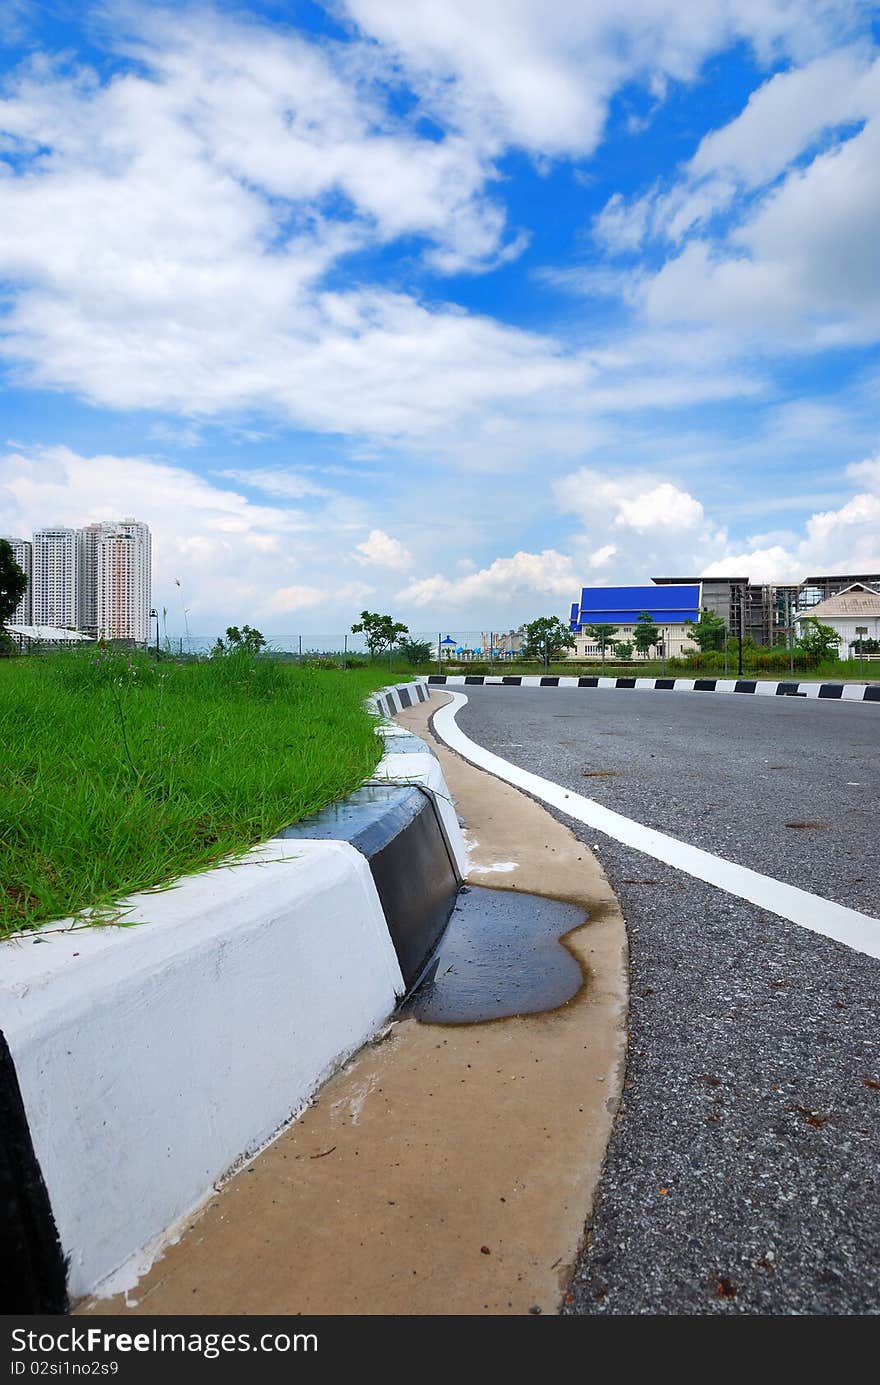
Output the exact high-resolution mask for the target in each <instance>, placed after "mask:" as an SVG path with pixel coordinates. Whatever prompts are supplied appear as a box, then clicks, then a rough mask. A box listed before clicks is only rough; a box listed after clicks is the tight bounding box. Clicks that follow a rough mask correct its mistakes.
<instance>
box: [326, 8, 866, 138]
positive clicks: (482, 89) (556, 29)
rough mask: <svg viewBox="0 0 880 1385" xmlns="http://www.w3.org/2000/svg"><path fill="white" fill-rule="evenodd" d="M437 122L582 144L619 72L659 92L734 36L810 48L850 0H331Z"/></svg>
mask: <svg viewBox="0 0 880 1385" xmlns="http://www.w3.org/2000/svg"><path fill="white" fill-rule="evenodd" d="M339 8H340V9H341V10H344V11H346V12H347V13H348V14H350V15H351V16H352V18H353V19H354V20H355V21H356V22H357V23H358V24H359V25H360V26H361V28H362V29H363V31H364V32H365V33H367V34H369V35H370V36H372V37H373V38H375V39H378V40H379V42H380V43H381V44H383V45H385V46H386V48H387V49H388V50H390V52H391V53H392V54H393V55H394V56H395V58H396V59H397V61H398V62H399V63H400V64H401V66H402V67H403V69H404V71H405V72H406V74H407V76H408V78H409V80H410V82H411V83H412V85H413V86H414V87H415V89H416V90H417V91H418V92H419V94H420V96H421V98H422V100H423V102H424V103H425V106H426V108H427V109H428V110H429V111H430V112H432V113H433V114H435V115H436V116H437V117H438V118H439V119H441V120H442V121H443V122H444V123H450V124H453V125H455V126H456V127H457V128H459V129H462V130H465V131H466V132H468V133H469V134H470V136H471V138H472V139H475V140H479V141H481V142H483V143H486V144H489V143H491V142H492V141H495V142H497V143H505V144H513V145H519V146H521V147H523V148H525V149H528V150H530V151H533V152H534V153H536V154H545V155H559V154H568V155H583V154H589V153H591V152H592V151H593V150H594V149H595V147H596V145H597V143H598V141H599V138H600V136H601V133H602V130H603V127H604V123H605V119H606V115H607V109H608V103H609V100H610V98H611V96H612V94H613V93H614V91H615V90H616V89H617V88H619V87H620V86H622V85H624V84H625V83H627V82H638V83H642V84H643V85H644V86H645V87H646V88H647V89H648V90H649V91H650V92H651V93H652V94H653V95H654V97H655V98H656V99H658V100H659V99H662V96H663V94H664V91H665V88H666V85H667V82H668V79H670V78H672V79H677V80H683V81H689V80H692V79H694V78H695V77H696V76H697V74H698V73H699V70H700V67H701V65H702V63H703V61H704V59H705V58H706V57H707V56H708V55H709V54H710V53H712V52H714V51H717V50H718V49H721V48H724V47H727V46H728V45H731V44H733V43H735V42H736V41H737V40H745V42H747V43H750V44H751V45H752V46H753V48H754V49H755V51H756V52H757V54H758V56H759V59H760V60H761V61H767V60H769V59H770V58H771V56H778V55H779V54H780V53H789V54H793V55H795V56H798V57H809V56H812V55H813V54H815V53H816V52H821V51H822V50H823V47H824V46H825V45H826V44H827V42H828V41H829V38H830V37H831V36H832V35H833V36H834V37H835V38H836V39H838V40H839V36H840V34H841V32H845V31H846V30H847V28H848V26H849V25H850V24H852V25H854V26H857V25H858V21H859V19H861V21H862V22H864V16H863V15H861V16H860V14H859V7H858V5H857V4H855V3H850V0H842V2H841V3H836V2H835V0H831V3H828V2H827V0H801V3H800V4H798V5H796V6H795V5H792V4H790V3H788V0H738V3H737V4H735V5H732V4H730V3H728V0H701V3H700V4H699V5H692V4H691V5H683V4H681V3H680V0H627V3H623V4H621V3H619V0H589V3H587V0H580V3H572V0H513V2H512V0H481V2H480V3H479V4H476V5H475V4H474V3H473V2H472V0H444V3H443V4H437V3H436V0H407V3H406V4H401V3H399V0H339Z"/></svg>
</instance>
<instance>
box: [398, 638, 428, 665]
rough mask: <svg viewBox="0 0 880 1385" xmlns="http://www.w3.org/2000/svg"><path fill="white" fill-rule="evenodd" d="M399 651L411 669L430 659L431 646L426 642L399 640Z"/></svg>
mask: <svg viewBox="0 0 880 1385" xmlns="http://www.w3.org/2000/svg"><path fill="white" fill-rule="evenodd" d="M399 649H400V652H401V654H402V655H403V657H404V659H406V661H407V663H409V664H412V665H413V667H415V666H416V665H417V664H426V663H427V662H428V660H429V659H430V657H431V645H430V641H428V640H412V639H409V640H400V642H399Z"/></svg>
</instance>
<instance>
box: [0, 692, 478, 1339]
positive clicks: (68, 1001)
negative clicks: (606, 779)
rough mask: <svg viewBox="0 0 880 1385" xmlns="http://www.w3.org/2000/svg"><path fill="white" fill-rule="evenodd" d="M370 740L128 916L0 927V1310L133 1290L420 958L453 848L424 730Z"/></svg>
mask: <svg viewBox="0 0 880 1385" xmlns="http://www.w3.org/2000/svg"><path fill="white" fill-rule="evenodd" d="M428 697H430V691H429V689H428V688H427V687H426V686H425V685H424V684H422V685H417V684H408V685H402V686H399V687H396V688H391V689H383V690H382V692H380V693H379V694H377V695H376V697H375V700H374V706H375V710H377V711H378V712H379V713H380V714H381V715H387V714H389V713H390V712H392V711H394V710H397V708H398V707H399V706H402V705H410V700H411V699H412V700H415V701H424V700H425V699H426V698H428ZM383 734H385V733H384V732H383ZM385 745H386V753H385V755H384V756H383V758H382V760H381V761H380V764H379V766H378V768H377V770H376V773H375V774H374V776H373V778H372V779H371V780H370V782H369V784H367V785H365V786H364V788H362V789H360V790H358V791H357V792H356V793H355V794H354V795H352V798H351V799H350V800H344V801H343V802H341V803H338V804H335V805H332V806H331V807H330V808H328V809H326V810H325V811H324V812H323V813H321V814H318V815H317V816H316V817H315V818H313V819H311V820H309V821H308V822H305V823H298V824H297V825H296V826H295V827H293V828H291V829H288V830H287V831H285V832H282V833H281V834H280V835H279V836H278V837H276V838H273V839H272V840H271V841H268V842H264V843H263V844H262V845H261V846H259V847H256V848H254V849H253V850H252V851H249V852H247V853H245V854H244V855H243V856H242V857H241V858H237V859H236V860H234V861H231V862H230V863H228V864H226V865H222V866H218V867H216V868H215V869H213V870H209V871H205V872H203V873H201V874H198V875H191V876H185V877H183V878H182V879H181V880H179V881H177V882H176V887H175V888H174V889H171V890H163V891H160V892H156V893H149V892H147V893H144V894H141V895H136V896H133V897H131V898H130V899H128V900H126V901H123V904H122V906H120V907H121V909H124V910H125V911H126V912H125V913H124V915H122V916H123V917H124V920H125V922H126V923H128V924H131V923H137V924H139V925H140V926H138V927H126V928H112V927H103V928H87V927H78V928H75V927H74V926H73V924H74V921H73V920H67V921H62V922H61V923H59V924H55V925H52V926H49V927H47V928H45V929H43V930H40V931H38V932H36V933H29V934H25V935H22V936H21V937H20V938H19V939H17V940H14V941H9V942H5V943H2V944H0V1031H2V1032H0V1117H2V1127H0V1192H2V1197H0V1265H2V1270H0V1290H2V1292H3V1295H4V1298H3V1301H2V1302H0V1311H3V1312H7V1313H13V1312H14V1313H52V1312H55V1313H59V1312H63V1311H64V1310H65V1307H66V1303H67V1298H68V1296H69V1297H70V1298H72V1299H75V1298H78V1297H80V1296H82V1295H86V1294H90V1293H93V1292H95V1291H96V1290H97V1291H99V1292H101V1293H110V1292H118V1291H120V1290H122V1289H127V1288H131V1287H133V1285H134V1284H135V1283H136V1282H137V1279H138V1277H139V1275H140V1274H141V1273H142V1272H143V1271H144V1270H145V1269H146V1268H147V1267H148V1265H149V1263H150V1262H151V1260H152V1258H154V1256H155V1254H156V1253H157V1251H158V1250H160V1249H161V1246H162V1244H164V1242H165V1240H166V1239H167V1237H168V1235H169V1234H170V1233H171V1232H172V1230H173V1227H174V1225H175V1224H176V1223H178V1222H179V1221H180V1220H181V1219H182V1218H185V1217H187V1216H189V1215H191V1214H192V1212H193V1211H194V1210H195V1209H196V1208H197V1207H198V1206H199V1205H200V1204H201V1203H202V1202H203V1201H204V1200H205V1198H206V1197H209V1196H210V1195H211V1193H212V1191H213V1189H214V1186H215V1185H216V1183H217V1182H218V1180H220V1179H222V1178H223V1176H224V1175H225V1174H226V1173H228V1172H229V1171H230V1170H231V1169H233V1168H234V1167H236V1166H237V1165H238V1164H240V1163H241V1162H243V1161H244V1160H246V1159H247V1158H248V1157H250V1156H251V1155H252V1154H253V1153H255V1152H256V1151H257V1150H258V1149H260V1148H261V1147H262V1146H263V1145H265V1144H266V1142H267V1141H269V1140H271V1139H272V1137H273V1135H274V1134H276V1133H277V1132H278V1131H279V1130H280V1129H281V1128H282V1127H283V1126H284V1125H285V1124H286V1123H287V1122H288V1121H289V1120H290V1119H291V1118H292V1117H293V1116H295V1115H297V1113H298V1112H299V1111H301V1110H302V1109H303V1107H304V1106H305V1105H307V1103H308V1101H309V1100H310V1099H311V1097H312V1095H313V1094H314V1092H315V1090H316V1089H317V1088H318V1087H319V1086H320V1085H321V1083H322V1082H323V1081H324V1080H325V1079H326V1078H327V1077H329V1076H330V1074H331V1073H332V1072H334V1071H335V1070H336V1069H337V1068H338V1067H339V1066H340V1064H341V1063H343V1062H345V1061H346V1060H347V1059H348V1058H349V1057H350V1055H351V1054H352V1053H353V1052H354V1051H355V1050H356V1049H358V1048H359V1047H360V1046H361V1045H362V1044H363V1043H364V1042H365V1041H366V1040H368V1039H369V1038H371V1037H372V1035H374V1034H375V1033H376V1032H377V1030H378V1029H379V1028H380V1027H381V1026H382V1024H383V1023H384V1022H385V1020H386V1019H387V1017H388V1015H389V1014H390V1013H391V1012H392V1011H393V1010H394V1008H395V1006H396V1004H397V1002H398V1000H399V998H400V997H401V996H402V995H403V994H404V993H405V992H406V990H407V989H408V988H409V987H410V985H411V983H412V981H413V980H414V979H415V978H416V977H417V975H418V973H419V971H420V969H421V967H422V966H423V964H424V962H425V961H426V960H427V957H428V956H429V955H430V953H431V951H432V949H433V947H434V944H435V943H436V941H437V939H438V937H439V935H440V934H441V933H442V931H443V929H444V928H445V926H446V922H447V920H448V917H449V914H450V912H451V910H452V908H453V905H454V901H455V898H456V894H457V891H458V888H459V884H460V880H461V877H462V876H463V875H464V873H465V870H466V852H465V847H464V841H463V837H462V834H461V829H460V827H459V824H458V819H457V817H456V814H455V810H454V808H453V805H452V802H451V798H450V795H449V791H448V789H447V788H446V784H445V782H444V779H443V774H442V771H441V769H440V765H439V762H438V761H437V759H436V757H435V756H434V755H433V754H432V753H431V752H430V750H429V749H428V747H427V745H425V743H424V742H423V741H421V740H419V739H418V738H417V737H415V736H411V735H407V733H406V732H404V731H402V730H401V728H399V727H396V726H395V727H393V728H390V733H389V734H387V735H386V740H385Z"/></svg>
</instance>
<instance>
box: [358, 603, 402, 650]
mask: <svg viewBox="0 0 880 1385" xmlns="http://www.w3.org/2000/svg"><path fill="white" fill-rule="evenodd" d="M351 633H352V634H353V635H360V634H361V633H362V634H363V636H364V639H365V640H366V641H367V649H369V651H370V653H371V654H372V655H373V657H374V658H375V657H376V656H377V655H379V654H381V653H382V652H383V651H384V650H386V649H393V648H394V646H395V645H396V644H399V643H400V636H401V635H408V634H409V626H407V625H401V624H400V622H399V621H395V620H392V619H391V617H390V616H380V615H379V613H378V611H361V618H360V620H359V621H358V623H357V625H353V626H352V627H351Z"/></svg>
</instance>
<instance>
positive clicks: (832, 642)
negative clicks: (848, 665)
mask: <svg viewBox="0 0 880 1385" xmlns="http://www.w3.org/2000/svg"><path fill="white" fill-rule="evenodd" d="M800 627H801V633H800V635H799V636H798V640H797V646H798V649H802V650H803V651H804V653H805V654H806V656H807V658H808V659H809V660H810V662H811V663H815V664H821V663H822V662H823V661H824V660H825V659H839V658H840V635H838V633H837V631H836V630H834V629H833V628H832V627H831V626H830V625H823V624H822V622H821V621H820V620H819V618H818V616H808V617H806V619H804V620H802V621H801V622H800Z"/></svg>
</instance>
